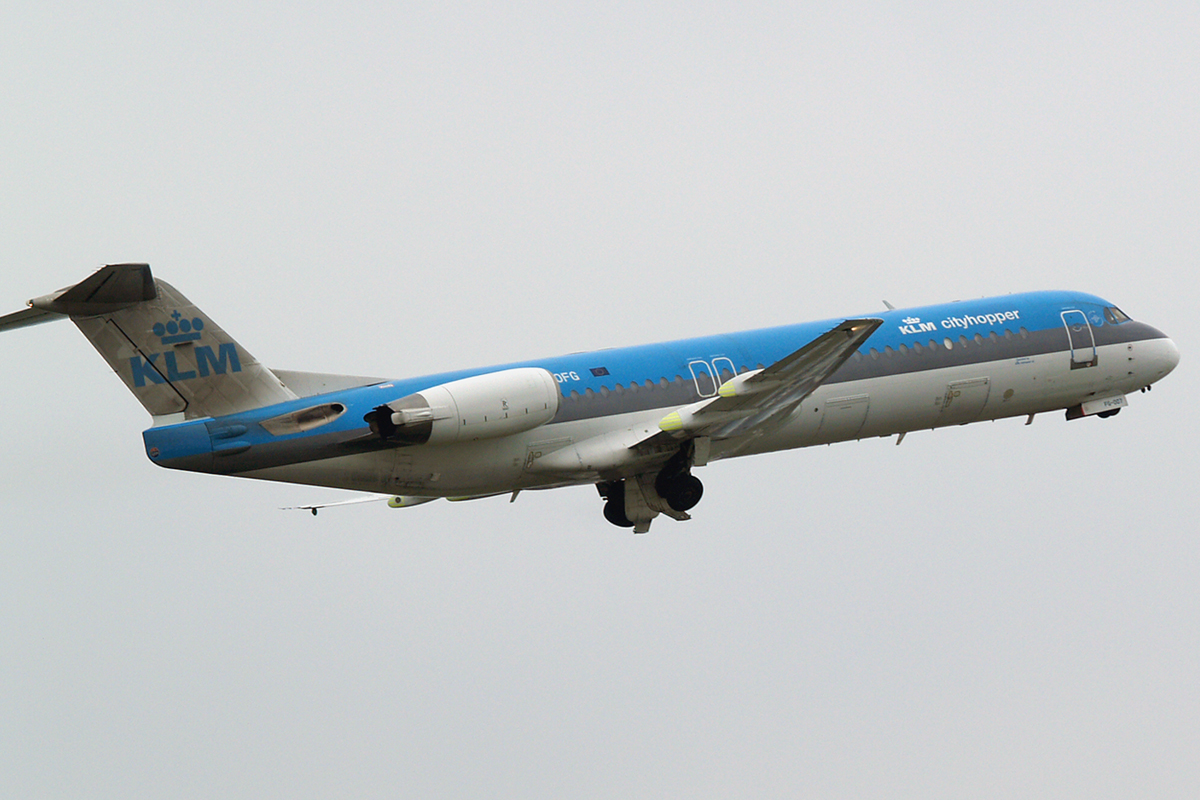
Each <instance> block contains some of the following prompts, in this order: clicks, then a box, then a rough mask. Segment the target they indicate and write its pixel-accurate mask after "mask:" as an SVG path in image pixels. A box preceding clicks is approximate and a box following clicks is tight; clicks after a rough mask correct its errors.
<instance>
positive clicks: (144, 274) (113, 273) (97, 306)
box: [29, 264, 158, 317]
mask: <svg viewBox="0 0 1200 800" xmlns="http://www.w3.org/2000/svg"><path fill="white" fill-rule="evenodd" d="M156 297H158V290H157V289H155V287H154V277H153V276H152V275H151V274H150V265H149V264H109V265H108V266H107V267H103V268H101V269H99V270H97V271H96V272H94V273H92V274H91V275H90V276H88V277H87V278H85V279H84V280H82V281H80V282H79V283H77V284H75V285H74V286H71V287H69V288H67V289H62V290H60V291H57V292H55V293H53V294H48V295H46V296H45V297H36V298H34V299H33V300H30V301H29V305H30V306H32V307H33V308H38V309H41V310H42V311H53V312H54V313H55V314H67V315H69V316H72V317H91V316H95V315H96V314H108V313H111V312H113V311H120V310H121V309H122V308H129V306H132V305H136V304H137V303H141V302H142V301H144V300H153V299H154V298H156Z"/></svg>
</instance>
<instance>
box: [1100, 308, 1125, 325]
mask: <svg viewBox="0 0 1200 800" xmlns="http://www.w3.org/2000/svg"><path fill="white" fill-rule="evenodd" d="M1104 318H1105V319H1107V320H1108V321H1109V322H1111V323H1112V324H1113V325H1120V324H1121V323H1122V322H1129V315H1128V314H1126V313H1125V312H1124V311H1122V310H1121V309H1119V308H1117V307H1116V306H1109V307H1108V308H1106V309H1104Z"/></svg>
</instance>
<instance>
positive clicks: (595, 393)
mask: <svg viewBox="0 0 1200 800" xmlns="http://www.w3.org/2000/svg"><path fill="white" fill-rule="evenodd" d="M762 368H763V365H762V364H759V365H758V366H757V367H755V369H762ZM749 369H750V368H749V367H746V366H744V365H743V366H742V367H741V368H739V369H738V373H737V374H738V375H741V374H742V373H743V372H748V371H749ZM732 377H734V375H733V373H732V372H730V371H729V370H727V369H723V370H721V373H720V376H719V378H718V379H717V380H716V385H717V386H720V385H721V384H722V383H724V382H725V381H727V380H729V379H730V378H732ZM684 383H693V381H692V377H691V375H689V376H688V377H686V378H685V377H683V376H682V375H676V376H675V379H674V380H667V379H666V378H659V379H658V380H657V381H653V380H650V379H649V378H647V379H646V380H645V381H643V382H642V383H638V382H637V381H630V382H629V383H628V384H620V383H617V384H613V387H612V388H611V389H610V388H608V387H607V386H601V387H600V388H599V390H595V389H584V390H583V392H580V391H579V390H578V389H572V390H571V393H570V394H569V395H567V398H568V399H571V400H578V399H579V398H581V397H582V398H591V397H608V396H609V395H610V394H625V393H627V392H628V393H631V394H632V393H636V392H649V391H653V390H654V389H668V388H670V387H671V385H672V384H674V385H675V386H682V385H683V384H684Z"/></svg>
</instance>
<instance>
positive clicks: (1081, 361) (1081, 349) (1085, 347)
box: [1062, 311, 1097, 369]
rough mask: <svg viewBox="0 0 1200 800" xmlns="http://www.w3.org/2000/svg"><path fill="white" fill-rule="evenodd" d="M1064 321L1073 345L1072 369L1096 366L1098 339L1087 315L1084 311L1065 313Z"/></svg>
mask: <svg viewBox="0 0 1200 800" xmlns="http://www.w3.org/2000/svg"><path fill="white" fill-rule="evenodd" d="M1062 321H1063V325H1065V326H1067V339H1068V341H1069V342H1070V343H1071V369H1083V368H1084V367H1094V366H1096V364H1097V359H1096V337H1095V334H1094V333H1093V332H1092V324H1091V323H1090V322H1088V318H1087V315H1086V314H1084V313H1083V312H1082V311H1064V312H1062Z"/></svg>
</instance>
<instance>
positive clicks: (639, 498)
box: [596, 442, 704, 533]
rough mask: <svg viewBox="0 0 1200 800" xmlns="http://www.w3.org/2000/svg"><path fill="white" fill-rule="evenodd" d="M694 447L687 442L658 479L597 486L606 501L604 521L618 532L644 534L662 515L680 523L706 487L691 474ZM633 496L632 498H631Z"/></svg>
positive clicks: (643, 476)
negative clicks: (613, 526) (622, 529)
mask: <svg viewBox="0 0 1200 800" xmlns="http://www.w3.org/2000/svg"><path fill="white" fill-rule="evenodd" d="M692 453H693V445H692V444H691V442H688V443H687V444H685V445H684V446H683V447H681V448H679V452H677V453H675V455H673V456H671V458H670V460H669V461H667V463H666V464H664V465H663V467H662V469H661V470H660V471H659V472H658V474H657V475H654V474H653V473H649V474H641V475H636V476H634V477H631V478H626V479H619V480H612V481H604V482H603V483H597V484H596V489H597V491H599V492H600V496H601V497H603V498H604V501H605V502H604V518H605V519H606V520H608V521H609V522H611V523H612V524H613V525H616V526H617V527H618V528H633V529H634V533H645V532H646V531H647V530H649V529H650V521H651V520H652V519H654V518H655V517H656V516H658V515H659V513H664V514H666V515H667V516H669V517H674V518H675V519H677V520H686V519H689V517H688V515H687V512H688V511H689V510H691V509H692V508H694V507H695V506H696V504H697V503H699V502H700V498H701V497H702V496H703V495H704V484H702V483H701V482H700V479H699V478H697V477H696V476H695V475H692V473H691V466H692ZM630 492H632V495H631V494H630Z"/></svg>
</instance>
